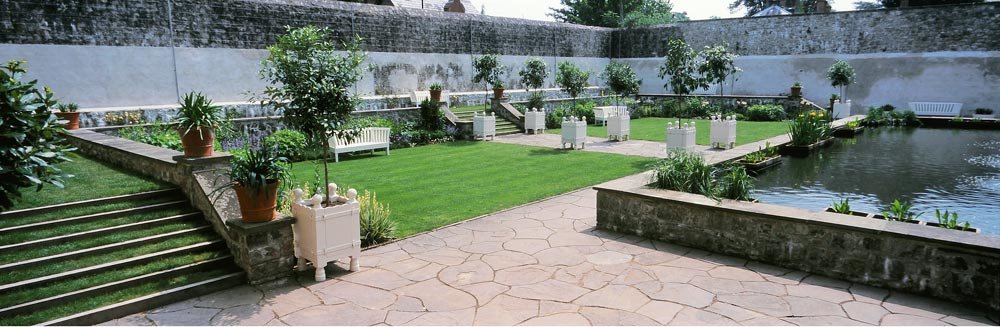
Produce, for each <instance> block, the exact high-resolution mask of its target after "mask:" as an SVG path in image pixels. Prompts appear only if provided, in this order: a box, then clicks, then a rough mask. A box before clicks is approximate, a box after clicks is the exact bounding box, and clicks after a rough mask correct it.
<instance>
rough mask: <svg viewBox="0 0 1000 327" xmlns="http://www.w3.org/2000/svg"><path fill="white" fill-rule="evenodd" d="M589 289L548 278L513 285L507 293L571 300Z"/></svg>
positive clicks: (545, 298) (538, 298)
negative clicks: (527, 283)
mask: <svg viewBox="0 0 1000 327" xmlns="http://www.w3.org/2000/svg"><path fill="white" fill-rule="evenodd" d="M589 291H590V290H588V289H585V288H582V287H579V286H576V285H572V284H568V283H565V282H560V281H557V280H554V279H548V280H545V281H543V282H540V283H537V284H531V285H517V286H513V287H511V289H510V291H508V292H507V294H509V295H511V296H516V297H519V298H524V299H534V300H551V301H558V302H570V301H573V300H575V299H576V298H578V297H580V296H581V295H583V294H586V293H587V292H589Z"/></svg>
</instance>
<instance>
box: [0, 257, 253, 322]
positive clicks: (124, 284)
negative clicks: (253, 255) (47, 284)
mask: <svg viewBox="0 0 1000 327" xmlns="http://www.w3.org/2000/svg"><path fill="white" fill-rule="evenodd" d="M232 258H233V257H232V256H231V255H224V256H221V257H218V258H212V259H208V260H205V261H199V262H195V263H190V264H186V265H183V266H179V267H174V268H170V269H167V270H161V271H155V272H151V273H148V274H145V275H140V276H135V277H131V278H127V279H123V280H118V281H113V282H110V283H106V284H102V285H97V286H92V287H88V288H85V289H81V290H76V291H72V292H69V293H63V294H59V295H54V296H50V297H47V298H44V299H38V300H34V301H31V302H25V303H21V304H17V305H14V306H10V307H6V308H0V317H10V316H16V315H18V314H22V313H24V312H27V311H39V310H44V309H48V308H50V307H53V306H54V305H58V303H56V302H63V303H64V302H66V301H72V300H76V299H79V298H82V297H88V296H93V295H96V294H98V293H107V292H111V291H117V290H121V289H125V288H128V287H132V286H135V285H139V284H142V283H145V282H150V281H154V280H158V279H160V278H171V277H175V276H180V275H183V274H187V273H192V272H198V271H205V270H207V269H210V268H214V267H217V266H220V265H221V264H223V263H226V262H228V263H230V264H232V261H231V260H232Z"/></svg>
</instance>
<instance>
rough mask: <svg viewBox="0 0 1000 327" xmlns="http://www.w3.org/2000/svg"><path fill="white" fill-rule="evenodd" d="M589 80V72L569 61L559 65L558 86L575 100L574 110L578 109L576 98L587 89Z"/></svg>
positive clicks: (557, 73)
mask: <svg viewBox="0 0 1000 327" xmlns="http://www.w3.org/2000/svg"><path fill="white" fill-rule="evenodd" d="M588 80H590V72H589V71H584V70H582V69H580V67H577V66H576V65H574V64H573V63H572V62H569V61H563V62H560V63H559V70H558V71H557V72H556V84H558V85H559V88H560V89H562V90H563V92H566V93H568V94H569V96H570V97H571V98H573V108H576V98H577V97H578V96H580V93H583V90H584V89H586V88H587V81H588Z"/></svg>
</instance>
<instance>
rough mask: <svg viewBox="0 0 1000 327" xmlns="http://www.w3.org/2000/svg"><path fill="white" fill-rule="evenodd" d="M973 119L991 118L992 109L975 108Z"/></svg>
mask: <svg viewBox="0 0 1000 327" xmlns="http://www.w3.org/2000/svg"><path fill="white" fill-rule="evenodd" d="M972 117H973V118H979V119H983V118H993V109H990V108H976V112H975V113H974V114H973V115H972Z"/></svg>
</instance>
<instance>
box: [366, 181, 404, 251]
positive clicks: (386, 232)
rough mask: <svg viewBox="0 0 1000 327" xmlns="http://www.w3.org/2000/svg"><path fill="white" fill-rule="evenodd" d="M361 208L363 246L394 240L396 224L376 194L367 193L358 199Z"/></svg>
mask: <svg viewBox="0 0 1000 327" xmlns="http://www.w3.org/2000/svg"><path fill="white" fill-rule="evenodd" d="M358 204H359V205H360V206H361V246H362V247H368V246H372V245H376V244H381V243H385V242H386V241H389V240H392V239H393V237H394V236H395V234H396V222H395V221H393V220H392V218H390V214H391V213H392V212H391V211H390V210H389V207H387V206H386V205H385V204H383V203H380V202H378V199H377V198H376V195H375V193H369V192H368V191H365V194H363V195H361V196H359V197H358Z"/></svg>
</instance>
